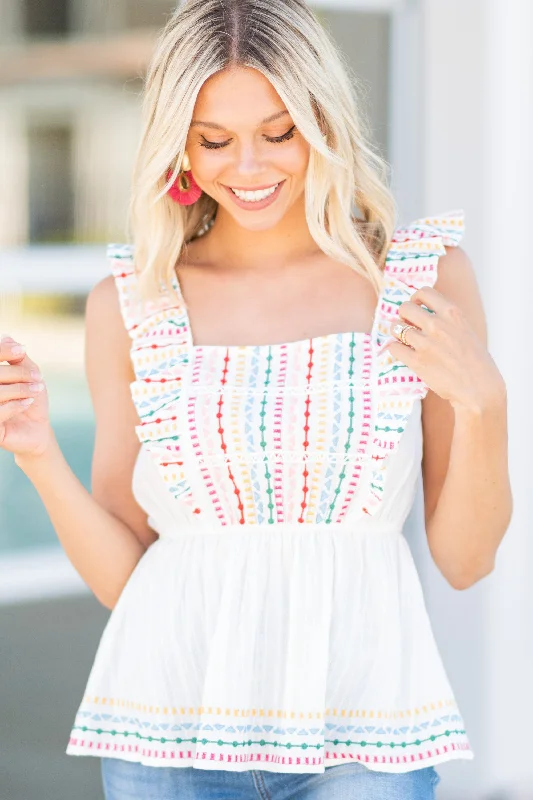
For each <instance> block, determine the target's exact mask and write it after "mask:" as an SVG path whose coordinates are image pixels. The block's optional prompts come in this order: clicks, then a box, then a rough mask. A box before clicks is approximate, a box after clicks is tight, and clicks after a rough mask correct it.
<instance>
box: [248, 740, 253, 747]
mask: <svg viewBox="0 0 533 800" xmlns="http://www.w3.org/2000/svg"><path fill="white" fill-rule="evenodd" d="M251 744H252V740H251V739H248V747H250V745H251Z"/></svg>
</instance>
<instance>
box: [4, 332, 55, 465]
mask: <svg viewBox="0 0 533 800" xmlns="http://www.w3.org/2000/svg"><path fill="white" fill-rule="evenodd" d="M17 347H18V348H21V347H22V345H19V344H18V342H15V341H14V340H13V339H12V338H11V337H10V336H3V337H2V339H1V341H0V448H2V449H4V450H8V451H9V452H10V453H14V454H15V456H17V455H20V456H38V455H41V454H42V453H44V451H45V450H46V448H47V446H48V444H49V443H50V440H51V438H52V429H51V427H50V420H49V415H48V392H47V390H46V387H45V385H44V383H43V380H42V376H41V374H40V370H39V367H38V366H37V364H36V363H35V362H34V361H32V360H31V359H30V358H29V356H27V355H26V353H25V350H24V348H23V347H22V351H19V352H17V351H16V349H15V352H13V350H12V349H13V348H17ZM5 362H7V363H5ZM39 386H40V387H41V389H40V390H39V389H38V387H39ZM28 401H30V402H28Z"/></svg>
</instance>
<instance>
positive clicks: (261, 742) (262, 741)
mask: <svg viewBox="0 0 533 800" xmlns="http://www.w3.org/2000/svg"><path fill="white" fill-rule="evenodd" d="M259 744H260V745H261V747H264V744H265V740H264V739H261V741H260V742H259Z"/></svg>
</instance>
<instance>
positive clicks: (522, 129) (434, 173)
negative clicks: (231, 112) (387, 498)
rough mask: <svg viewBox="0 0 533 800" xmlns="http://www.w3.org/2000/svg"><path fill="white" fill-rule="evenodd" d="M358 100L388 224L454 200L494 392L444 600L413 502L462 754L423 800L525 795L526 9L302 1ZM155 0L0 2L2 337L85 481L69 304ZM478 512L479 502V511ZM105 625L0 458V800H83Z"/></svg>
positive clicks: (96, 785)
mask: <svg viewBox="0 0 533 800" xmlns="http://www.w3.org/2000/svg"><path fill="white" fill-rule="evenodd" d="M314 5H315V8H316V9H317V11H318V12H319V14H320V16H321V19H322V20H323V21H324V24H325V25H327V26H328V27H329V28H330V29H331V31H332V33H333V35H334V37H335V38H336V39H337V41H338V43H339V44H340V46H341V48H342V49H343V51H344V52H345V53H346V55H347V57H348V59H349V62H350V63H351V65H352V67H353V69H354V70H355V72H356V73H357V75H358V76H359V78H360V79H362V81H363V83H364V86H365V97H364V102H365V107H366V109H367V112H368V115H369V119H370V122H371V125H372V129H373V134H374V137H375V140H376V142H377V144H378V146H379V148H380V150H381V152H382V153H383V155H384V156H385V158H387V159H388V160H389V161H390V163H391V165H392V169H393V185H394V190H395V193H396V197H397V199H398V203H399V208H400V217H401V220H400V221H402V222H405V221H408V220H411V219H414V218H416V217H418V216H422V215H427V214H438V213H439V212H442V211H445V210H449V209H454V208H461V207H462V208H464V209H465V211H466V215H467V235H466V237H465V240H464V247H465V249H466V250H467V252H468V253H469V254H470V256H471V257H472V259H473V261H474V264H475V266H476V270H477V274H478V280H479V283H480V286H481V289H482V293H483V297H484V301H485V307H486V310H487V316H488V319H489V332H490V349H491V352H492V354H493V355H494V357H495V359H496V361H497V363H498V365H499V367H500V369H501V370H502V371H503V373H504V376H505V378H506V380H507V384H508V388H509V401H510V403H509V404H510V410H509V415H510V455H511V467H512V480H513V487H514V494H515V515H514V519H513V523H512V526H511V530H510V531H509V534H508V536H507V538H506V541H505V542H504V545H503V546H502V548H501V551H500V554H499V558H498V563H497V570H496V572H495V574H493V575H492V576H490V577H489V578H487V579H486V580H484V581H483V582H482V583H481V584H479V585H477V586H475V587H473V588H472V589H470V590H468V591H467V592H454V591H453V590H451V589H450V588H449V587H448V586H447V585H446V583H445V581H444V579H443V578H442V577H441V576H440V574H439V573H438V572H437V570H436V568H435V567H434V565H433V563H432V561H431V559H430V557H429V554H428V550H427V544H426V542H425V537H424V534H423V531H422V516H421V514H422V497H421V495H420V494H419V498H418V503H417V505H416V507H415V509H414V512H413V515H412V517H411V520H410V524H409V526H408V531H407V534H408V536H409V540H410V543H411V546H412V549H413V552H414V555H415V559H416V560H417V563H418V566H419V569H420V571H421V574H422V579H423V583H424V587H425V592H426V598H427V604H428V607H429V610H430V614H431V616H432V619H433V623H434V630H435V635H436V638H437V640H438V642H439V645H440V647H441V652H442V655H443V658H444V662H445V666H446V668H447V671H448V673H449V675H450V678H451V680H452V683H453V685H454V687H455V691H456V695H457V699H458V702H459V705H460V707H461V709H462V710H463V713H464V716H465V721H466V724H467V727H468V729H469V732H470V737H471V740H472V744H473V747H474V750H475V753H476V759H475V761H473V762H464V763H463V762H456V763H449V764H446V765H444V766H442V767H441V768H439V772H440V774H441V775H442V778H443V780H442V782H441V785H440V786H439V790H438V797H439V800H452V799H453V800H526V799H527V800H529V798H533V765H532V762H531V758H530V757H529V750H528V745H529V738H528V733H529V721H530V720H531V719H533V697H532V693H531V691H530V677H531V674H533V637H532V634H531V632H530V631H531V625H530V620H531V619H533V615H532V613H531V612H533V589H532V581H531V578H530V570H531V565H532V564H533V558H532V556H533V541H532V537H531V536H530V525H529V521H530V519H531V515H532V512H533V508H531V506H532V502H531V500H530V497H532V495H533V493H532V492H531V490H530V485H529V484H530V478H529V470H528V465H526V463H525V461H526V459H527V458H528V452H529V447H530V446H531V445H532V444H533V436H532V430H531V422H530V419H531V414H530V409H529V397H530V392H529V370H528V366H529V363H530V360H531V356H530V354H529V352H528V350H527V349H526V346H525V345H526V342H527V341H528V338H529V335H530V333H529V327H530V322H529V319H530V314H529V307H528V304H529V302H530V300H529V298H530V297H531V296H532V292H531V288H532V287H531V281H532V277H531V269H530V266H529V264H528V263H527V260H528V243H527V235H528V231H529V225H530V224H531V220H532V219H533V190H532V188H531V187H532V185H533V180H532V179H533V156H532V152H531V142H532V141H533V49H532V48H531V44H530V43H531V36H532V34H533V3H531V0H505V2H504V0H317V2H316V3H315V4H314ZM173 6H174V2H173V1H172V0H91V2H86V0H0V330H1V331H3V332H9V333H10V334H12V335H13V336H15V338H18V339H19V341H22V342H23V343H24V344H26V346H27V348H28V350H29V352H30V354H31V356H32V358H34V359H35V360H36V361H37V362H38V363H39V364H40V366H41V368H42V369H43V373H44V376H45V379H46V381H47V385H48V389H49V393H50V400H51V412H52V418H53V424H54V428H55V430H56V432H57V436H58V439H59V441H60V444H61V446H62V448H63V450H64V452H65V455H66V456H67V458H68V460H69V463H70V464H71V465H72V467H73V469H74V470H75V472H76V474H77V475H78V476H79V477H80V479H81V480H82V481H83V482H84V484H85V485H86V486H87V487H88V488H90V460H91V452H92V441H93V425H94V421H93V417H92V410H91V404H90V399H89V396H88V391H87V386H86V382H85V378H84V371H83V314H84V304H85V298H86V295H87V292H88V291H89V290H90V288H91V287H92V286H93V285H94V284H95V283H96V282H97V281H98V280H99V279H100V278H101V277H103V276H104V275H106V274H107V266H106V264H105V259H104V246H105V243H106V242H108V241H125V235H126V234H125V221H126V208H127V202H128V193H129V181H130V174H131V168H132V164H133V159H134V154H135V149H136V146H137V140H138V134H139V111H140V93H141V91H142V76H143V73H144V70H145V67H146V64H147V61H148V59H149V56H150V53H151V50H152V47H153V42H154V37H155V32H156V31H157V29H158V28H159V27H160V26H161V25H162V24H163V23H164V22H165V19H166V17H167V15H168V14H169V12H170V11H171V10H172V8H173ZM487 502H490V497H487ZM107 618H108V612H107V611H106V609H104V608H102V607H101V606H100V605H99V604H98V602H97V601H96V600H95V599H94V598H93V597H92V596H91V595H90V594H89V592H88V591H87V589H86V587H85V586H84V585H83V584H82V582H81V580H80V579H79V578H78V576H77V575H76V573H75V572H74V570H73V569H72V567H71V566H70V564H69V562H68V561H67V559H66V557H65V556H64V555H63V552H62V550H61V548H60V547H59V544H58V542H57V539H56V537H55V534H54V531H53V529H52V527H51V525H50V522H49V520H48V518H47V516H46V513H45V511H44V508H43V506H42V503H41V502H40V500H39V498H38V496H37V495H36V492H35V490H34V489H33V487H32V486H31V484H30V483H29V482H28V481H27V480H26V479H25V477H24V476H23V475H22V473H21V472H20V470H17V468H16V467H14V465H13V459H12V457H11V456H9V455H8V454H6V453H3V452H1V451H0V643H1V654H2V663H1V672H0V674H1V678H0V800H34V798H35V799H37V798H39V800H71V798H72V797H73V795H74V794H75V795H76V797H77V798H78V799H79V800H97V798H99V797H101V796H102V793H101V789H100V778H99V764H98V761H97V759H86V758H84V759H81V758H80V759H75V758H72V757H67V756H66V755H65V754H64V750H65V747H66V742H67V737H68V733H69V731H70V725H71V723H72V721H73V718H74V714H75V711H76V709H77V704H78V702H79V701H80V700H81V693H82V691H83V688H84V686H85V681H86V679H87V676H88V672H89V669H90V666H91V663H92V658H93V656H94V653H95V650H96V647H97V644H98V640H99V637H100V635H101V632H102V630H103V627H104V625H105V622H106V620H107Z"/></svg>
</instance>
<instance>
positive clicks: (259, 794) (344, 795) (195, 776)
mask: <svg viewBox="0 0 533 800" xmlns="http://www.w3.org/2000/svg"><path fill="white" fill-rule="evenodd" d="M101 767H102V779H103V785H104V795H105V799H106V800H332V799H333V800H434V799H435V787H436V785H437V783H438V782H439V780H440V778H439V775H438V773H437V772H436V771H435V769H434V768H433V767H424V768H422V769H416V770H413V771H412V772H402V773H398V772H395V773H390V772H372V771H371V770H369V769H367V768H366V767H364V766H363V765H362V764H359V763H358V762H356V761H352V762H346V763H344V764H339V765H335V766H331V767H326V769H325V772H323V773H309V772H305V773H292V772H291V773H288V772H269V771H268V770H260V769H252V770H244V771H242V772H233V771H230V770H224V769H196V767H147V766H144V765H143V764H140V763H138V762H135V761H124V760H122V759H120V758H102V759H101Z"/></svg>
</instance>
